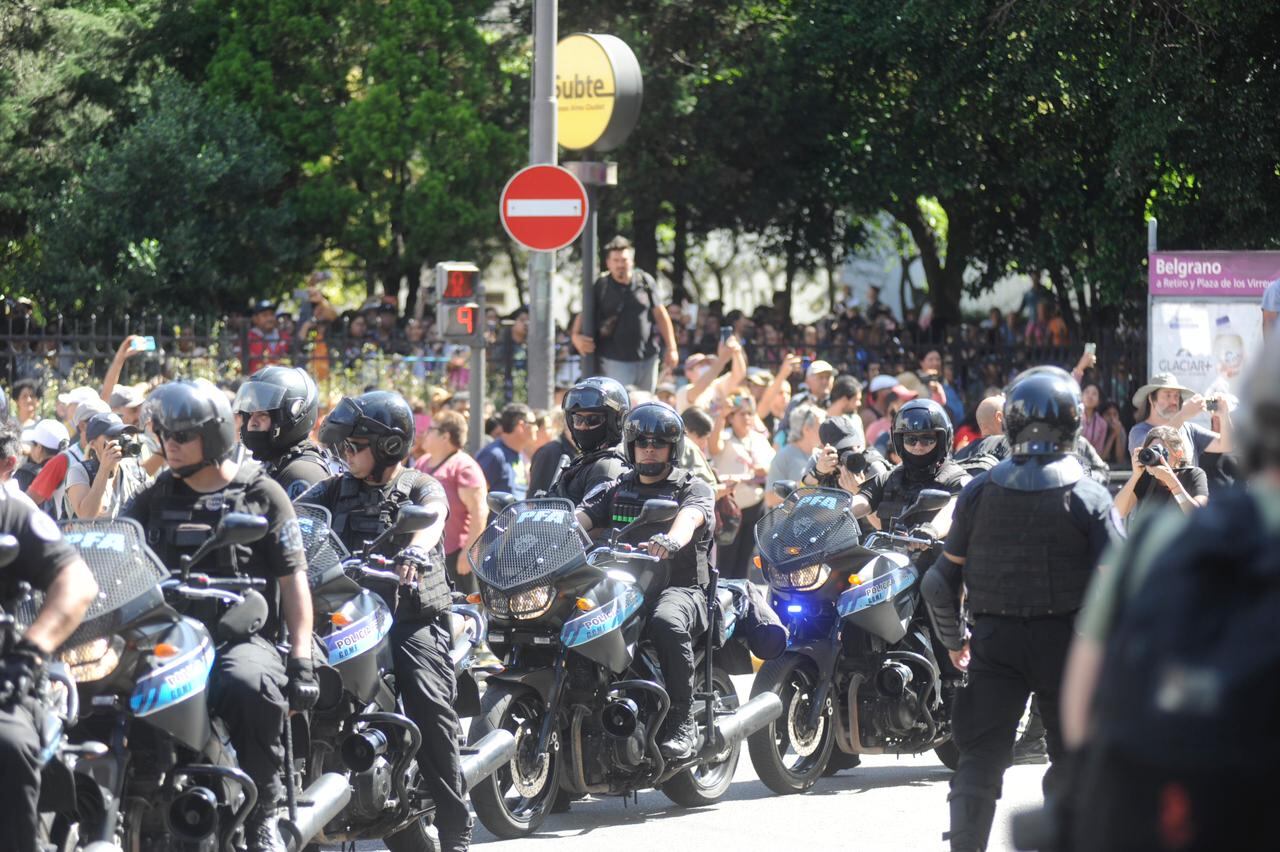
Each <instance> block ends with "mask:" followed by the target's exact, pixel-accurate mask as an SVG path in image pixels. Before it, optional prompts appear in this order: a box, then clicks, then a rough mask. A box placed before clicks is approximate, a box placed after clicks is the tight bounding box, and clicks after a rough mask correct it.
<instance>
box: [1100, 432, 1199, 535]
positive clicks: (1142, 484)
mask: <svg viewBox="0 0 1280 852" xmlns="http://www.w3.org/2000/svg"><path fill="white" fill-rule="evenodd" d="M1208 502H1209V479H1208V477H1207V476H1206V475H1205V472H1204V471H1203V470H1201V469H1200V468H1198V467H1195V466H1194V465H1191V464H1188V463H1187V445H1186V441H1185V439H1184V438H1183V435H1182V432H1181V431H1180V430H1178V429H1174V428H1173V427H1171V426H1155V427H1153V428H1152V429H1151V431H1150V432H1148V433H1147V438H1146V440H1145V441H1143V443H1142V446H1141V447H1138V448H1137V449H1136V450H1134V451H1133V473H1132V474H1131V475H1130V476H1129V481H1128V482H1126V483H1125V484H1124V487H1123V488H1121V489H1120V493H1118V494H1116V511H1117V512H1119V513H1120V517H1122V518H1127V517H1128V516H1129V515H1130V514H1133V513H1134V512H1135V511H1136V510H1138V509H1139V507H1141V511H1142V512H1144V513H1145V512H1149V511H1154V510H1155V509H1159V508H1163V507H1165V506H1168V505H1169V504H1170V503H1177V504H1178V508H1179V509H1181V510H1182V511H1183V512H1184V513H1185V514H1190V513H1191V512H1192V511H1194V510H1195V509H1198V508H1199V507H1201V506H1203V505H1205V504H1206V503H1208Z"/></svg>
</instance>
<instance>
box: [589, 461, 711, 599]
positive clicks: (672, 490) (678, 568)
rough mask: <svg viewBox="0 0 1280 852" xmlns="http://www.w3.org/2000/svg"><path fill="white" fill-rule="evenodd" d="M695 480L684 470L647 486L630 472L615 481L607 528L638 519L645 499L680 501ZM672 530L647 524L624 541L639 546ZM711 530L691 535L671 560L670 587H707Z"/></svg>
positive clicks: (635, 529)
mask: <svg viewBox="0 0 1280 852" xmlns="http://www.w3.org/2000/svg"><path fill="white" fill-rule="evenodd" d="M694 479H696V477H695V476H694V475H693V474H692V473H690V472H689V471H687V470H683V469H677V470H676V472H675V475H674V476H668V477H667V478H666V479H663V480H662V481H660V482H655V483H653V484H652V485H646V484H645V483H642V482H640V480H639V479H638V478H637V477H636V475H635V473H630V474H628V475H625V476H623V477H622V478H621V479H620V480H618V484H617V486H615V487H614V490H613V495H612V497H611V498H610V505H609V528H610V529H620V528H622V527H625V526H626V525H627V524H629V523H631V522H632V521H634V520H635V519H636V518H637V517H639V516H640V510H641V509H643V508H644V504H645V501H646V500H674V501H676V502H677V503H681V502H682V499H681V498H682V497H683V496H684V494H685V493H686V490H687V488H688V487H689V485H690V484H691V483H692V482H693V481H694ZM670 528H671V522H670V521H667V522H665V523H662V524H646V525H645V526H642V527H636V528H634V529H632V530H631V532H629V533H627V535H626V536H625V538H624V539H623V540H624V541H625V542H627V543H628V544H639V543H641V542H645V541H648V540H649V538H650V537H652V536H654V535H657V534H658V533H665V532H666V531H667V530H669V529H670ZM710 551H711V542H710V530H709V528H708V527H707V526H703V527H701V528H699V530H698V531H697V532H696V533H694V536H693V540H692V541H690V542H689V544H687V545H685V546H684V547H683V548H681V550H680V552H678V553H677V554H676V555H675V556H674V557H672V558H671V581H670V584H671V585H672V586H695V585H706V584H707V583H709V582H710V581H711V574H710V567H709V564H710Z"/></svg>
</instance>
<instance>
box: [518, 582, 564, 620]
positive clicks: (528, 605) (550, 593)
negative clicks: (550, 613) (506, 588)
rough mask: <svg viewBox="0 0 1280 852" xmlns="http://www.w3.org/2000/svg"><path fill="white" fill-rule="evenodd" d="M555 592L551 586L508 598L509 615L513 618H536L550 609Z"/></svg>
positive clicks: (540, 587)
mask: <svg viewBox="0 0 1280 852" xmlns="http://www.w3.org/2000/svg"><path fill="white" fill-rule="evenodd" d="M554 598H555V590H554V589H552V588H551V586H539V587H537V588H536V589H529V590H528V591H527V592H521V593H520V594H518V595H512V596H511V598H510V607H511V615H512V617H514V618H521V619H530V618H537V617H539V616H541V615H543V614H545V613H546V611H547V610H549V609H551V601H552V600H553V599H554Z"/></svg>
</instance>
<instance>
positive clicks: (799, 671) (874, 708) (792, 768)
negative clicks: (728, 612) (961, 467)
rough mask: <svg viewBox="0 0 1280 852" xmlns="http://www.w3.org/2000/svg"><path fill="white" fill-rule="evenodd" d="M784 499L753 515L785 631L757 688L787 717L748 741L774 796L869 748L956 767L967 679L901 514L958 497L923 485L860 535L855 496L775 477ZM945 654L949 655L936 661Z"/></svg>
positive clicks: (929, 543)
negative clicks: (937, 631)
mask: <svg viewBox="0 0 1280 852" xmlns="http://www.w3.org/2000/svg"><path fill="white" fill-rule="evenodd" d="M776 493H777V494H778V495H779V496H780V497H784V498H785V499H784V501H783V503H782V504H781V505H779V506H778V507H776V508H774V509H773V510H772V511H770V512H769V513H767V514H766V515H765V516H764V517H762V518H761V519H760V520H759V521H758V522H757V523H756V529H755V535H756V544H757V547H758V549H759V554H760V555H759V557H758V559H759V562H758V564H759V565H760V567H761V570H762V571H763V573H764V577H765V579H766V581H767V582H768V584H769V588H770V594H771V597H772V600H773V605H774V608H775V609H776V610H777V611H778V613H779V614H780V615H781V616H782V617H783V619H784V621H785V622H786V624H787V627H788V629H789V631H790V644H789V647H788V648H787V652H786V653H785V654H783V655H782V656H780V657H778V658H777V659H775V660H770V661H769V662H766V663H765V664H764V665H763V666H762V667H761V668H760V671H759V672H758V673H757V674H756V677H755V680H754V682H753V683H752V687H751V694H752V696H753V697H754V696H759V695H776V696H778V697H779V698H780V699H781V701H782V704H783V708H784V709H783V713H782V716H781V718H779V719H778V720H777V721H776V722H771V723H770V724H769V725H767V726H765V727H764V728H762V729H761V730H759V731H758V732H756V733H755V734H753V735H752V736H751V737H750V738H749V739H748V741H747V748H748V750H749V752H750V754H751V762H752V765H753V766H755V768H756V772H757V773H758V774H759V776H760V780H761V781H763V782H764V783H765V785H766V786H768V787H769V789H771V790H773V791H774V792H776V793H782V794H786V793H797V792H802V791H804V790H807V789H809V788H811V787H812V786H813V785H814V784H815V783H816V782H817V780H818V779H819V778H820V777H822V776H823V775H824V774H827V773H831V772H835V771H838V770H839V769H842V768H847V767H849V766H856V765H857V758H858V756H859V755H863V754H919V753H921V752H924V751H928V750H930V749H932V750H934V751H935V752H936V754H937V755H938V757H939V759H941V760H942V762H943V763H944V764H945V765H946V766H947V767H949V768H951V769H954V768H955V766H956V763H957V761H958V757H959V754H958V751H957V750H956V747H955V745H954V744H953V743H952V742H951V729H950V720H951V707H952V704H953V701H954V696H955V692H956V690H957V689H958V688H959V687H960V686H961V684H962V680H963V675H961V673H960V672H958V671H956V670H955V669H953V668H952V667H951V665H950V661H949V659H948V658H947V655H946V653H945V651H944V650H941V645H938V644H936V643H935V642H934V639H933V631H932V626H931V625H930V624H929V620H928V617H927V615H926V613H925V608H924V607H923V606H920V589H919V585H920V584H919V580H920V570H919V569H918V568H917V567H916V566H915V565H914V564H912V558H911V556H912V555H913V554H914V553H915V552H916V551H917V550H921V549H927V548H931V547H933V546H935V545H936V544H937V542H935V541H934V540H932V539H929V538H925V537H919V536H913V535H911V534H910V533H908V532H904V531H903V524H902V519H903V518H907V517H910V516H911V515H913V514H915V513H917V512H933V511H937V510H938V509H941V508H942V507H944V506H945V505H946V504H947V503H948V502H949V501H950V499H951V495H950V494H948V493H947V492H945V491H937V490H926V491H923V492H921V494H920V495H919V497H918V498H917V500H916V502H915V503H914V504H913V505H912V506H911V507H909V508H908V509H907V510H906V511H905V512H903V514H902V515H901V516H900V517H899V518H896V519H894V520H893V522H892V523H891V524H890V529H889V530H887V531H884V532H877V533H872V534H870V535H868V536H867V539H866V541H865V542H862V541H860V540H859V530H858V522H857V520H856V519H855V518H854V515H853V509H852V499H853V498H852V495H851V494H849V493H848V492H846V491H843V490H840V489H831V488H800V489H798V490H797V489H794V483H791V482H780V483H778V484H777V492H776ZM939 659H942V660H944V661H945V663H944V664H943V665H940V664H939Z"/></svg>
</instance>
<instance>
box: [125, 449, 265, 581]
mask: <svg viewBox="0 0 1280 852" xmlns="http://www.w3.org/2000/svg"><path fill="white" fill-rule="evenodd" d="M263 475H265V474H264V473H263V471H262V468H261V466H259V465H258V463H257V462H253V461H250V460H248V459H247V458H246V459H245V460H243V461H242V462H241V463H240V469H239V470H237V471H236V475H235V478H234V479H232V480H231V482H230V483H229V484H228V485H227V487H226V488H223V489H222V490H220V491H214V492H212V493H209V494H194V493H193V494H183V495H178V494H175V493H174V483H175V479H174V476H173V473H172V472H171V471H164V472H163V473H161V474H160V476H159V478H157V479H156V482H155V485H153V486H152V488H153V489H154V490H153V491H152V494H151V512H150V515H149V516H148V517H147V544H148V545H150V547H151V549H152V550H154V551H156V552H157V553H158V554H160V556H161V558H162V559H163V560H164V561H165V567H167V568H168V569H169V570H170V571H174V572H177V571H180V570H181V569H182V566H181V565H179V564H178V562H179V557H180V556H183V555H186V554H190V553H194V552H195V550H196V548H198V547H199V546H200V545H202V544H204V542H205V540H206V539H208V538H209V536H211V535H213V531H214V530H215V529H217V526H218V522H219V521H221V520H222V518H223V516H224V515H226V514H228V513H230V512H244V511H246V510H247V509H246V506H245V499H244V498H245V492H246V491H247V490H248V488H249V485H250V484H251V483H252V482H253V480H254V478H255V477H257V476H263ZM208 558H209V559H210V560H212V562H213V564H214V565H216V566H217V568H216V570H209V573H216V574H220V575H224V576H225V575H235V574H246V573H248V566H249V560H250V559H252V558H253V551H252V550H251V549H250V548H249V546H248V545H237V546H235V547H222V548H218V550H217V551H216V552H214V553H213V554H212V555H211V556H210V557H208ZM201 565H202V567H204V566H206V565H208V563H206V562H205V561H204V560H202V561H201ZM210 567H211V566H210Z"/></svg>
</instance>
